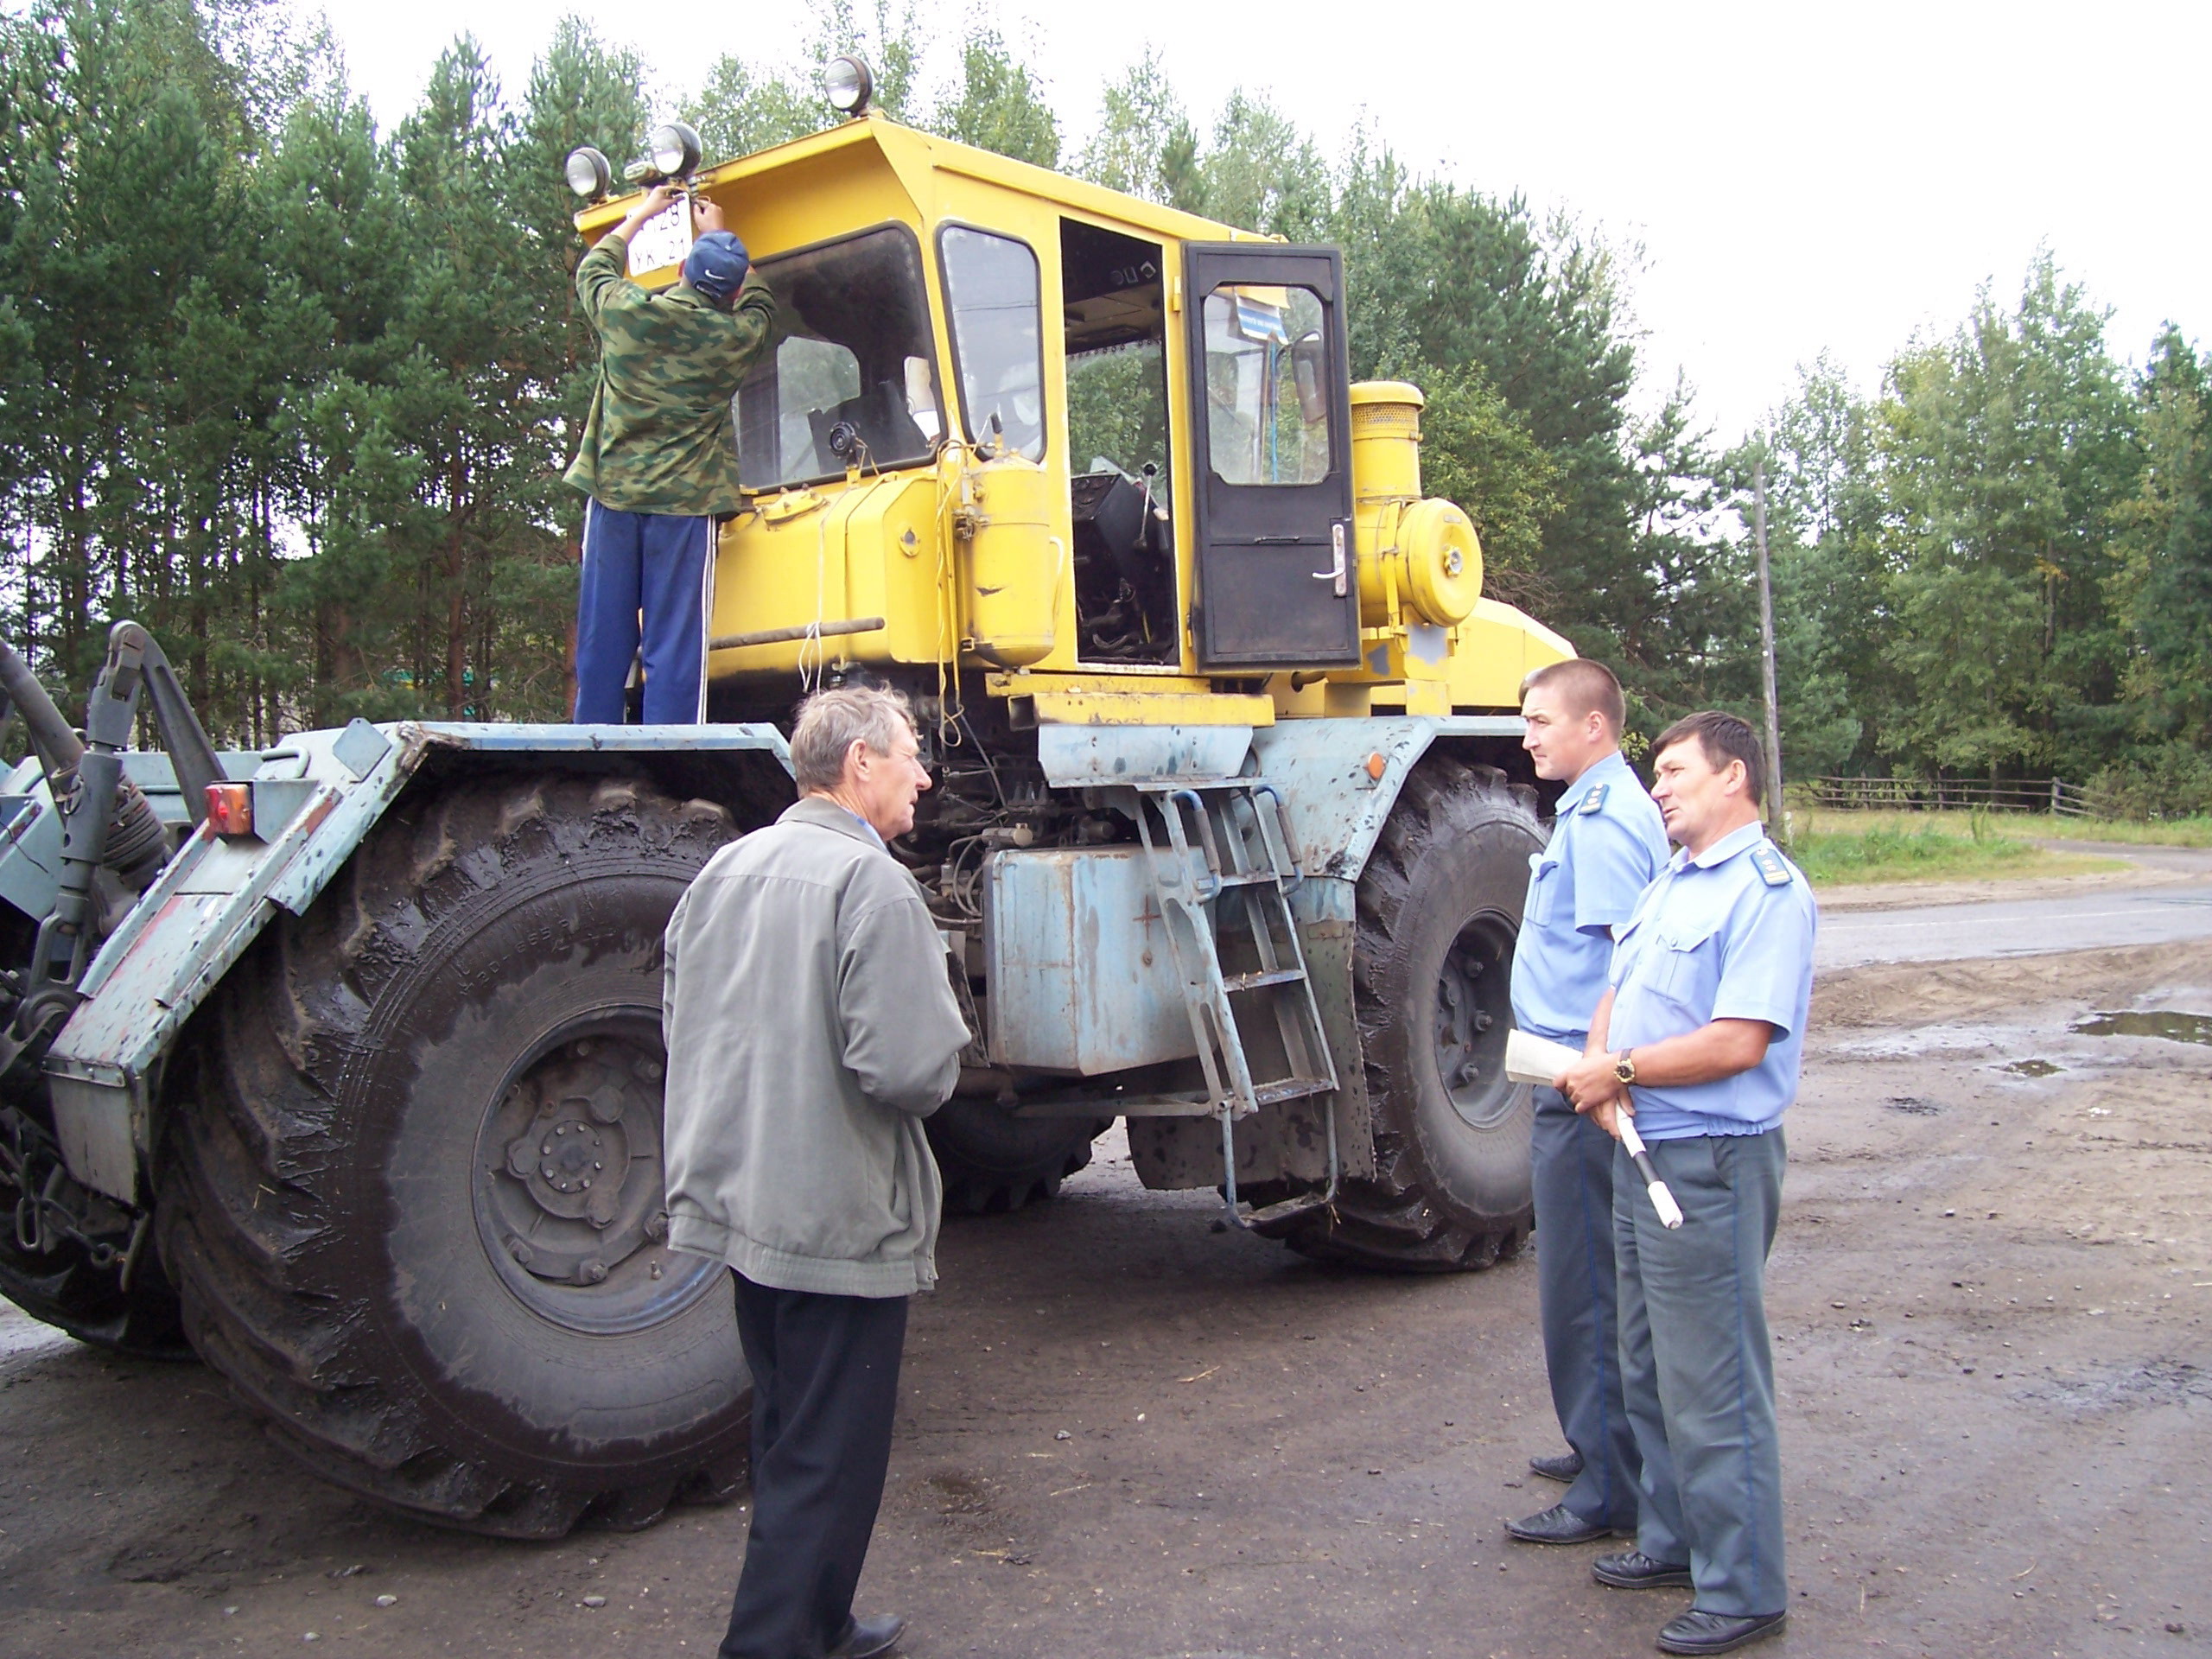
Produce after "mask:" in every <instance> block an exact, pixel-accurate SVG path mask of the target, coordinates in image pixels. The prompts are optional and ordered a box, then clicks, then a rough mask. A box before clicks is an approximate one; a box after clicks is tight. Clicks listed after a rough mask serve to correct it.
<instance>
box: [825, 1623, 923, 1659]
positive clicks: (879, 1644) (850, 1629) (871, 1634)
mask: <svg viewBox="0 0 2212 1659" xmlns="http://www.w3.org/2000/svg"><path fill="white" fill-rule="evenodd" d="M904 1635H906V1620H905V1619H903V1618H899V1616H898V1615H897V1614H896V1613H886V1614H885V1615H884V1616H883V1617H882V1618H849V1619H847V1620H846V1621H845V1633H844V1634H843V1635H842V1636H841V1637H838V1638H837V1644H836V1646H835V1647H833V1648H831V1649H829V1659H875V1656H876V1655H878V1654H880V1653H888V1652H890V1651H891V1649H893V1648H895V1647H897V1646H898V1645H899V1637H902V1636H904Z"/></svg>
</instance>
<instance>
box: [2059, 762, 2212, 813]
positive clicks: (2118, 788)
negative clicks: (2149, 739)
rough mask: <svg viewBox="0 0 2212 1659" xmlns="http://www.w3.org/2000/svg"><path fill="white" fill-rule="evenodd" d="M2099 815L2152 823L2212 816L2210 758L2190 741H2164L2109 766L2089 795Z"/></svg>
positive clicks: (2091, 807) (2094, 780)
mask: <svg viewBox="0 0 2212 1659" xmlns="http://www.w3.org/2000/svg"><path fill="white" fill-rule="evenodd" d="M2085 802H2086V804H2087V805H2088V808H2089V810H2091V811H2092V812H2094V813H2095V814H2096V815H2097V816H2098V817H2109V818H2130V819H2133V820H2134V821H2135V822H2137V823H2151V822H2153V821H2155V820H2158V819H2162V818H2192V817H2208V816H2212V758H2208V757H2207V756H2206V755H2205V753H2204V752H2203V751H2202V750H2201V749H2197V748H2193V747H2190V745H2188V744H2186V743H2166V744H2163V745H2161V746H2160V747H2158V748H2155V749H2152V750H2150V751H2148V752H2147V753H2140V754H2139V755H2138V756H2136V757H2135V758H2133V759H2131V760H2123V761H2120V762H2118V763H2116V764H2114V765H2113V766H2107V767H2105V768H2104V769H2103V770H2102V771H2101V772H2098V773H2097V774H2096V776H2095V777H2094V778H2092V779H2089V787H2088V793H2087V795H2086V797H2085Z"/></svg>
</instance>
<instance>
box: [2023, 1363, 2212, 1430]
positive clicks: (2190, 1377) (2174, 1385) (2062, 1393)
mask: <svg viewBox="0 0 2212 1659" xmlns="http://www.w3.org/2000/svg"><path fill="white" fill-rule="evenodd" d="M2014 1397H2015V1398H2017V1399H2020V1400H2024V1401H2031V1402H2035V1403H2036V1404H2038V1405H2048V1406H2054V1407H2056V1408H2058V1409H2059V1410H2061V1411H2063V1412H2067V1413H2069V1414H2073V1415H2075V1416H2087V1415H2090V1414H2094V1413H2098V1412H2106V1411H2133V1410H2139V1409H2141V1408H2145V1407H2148V1406H2192V1405H2208V1404H2212V1371H2208V1370H2205V1368H2204V1367H2202V1366H2201V1365H2194V1364H2191V1363H2190V1362H2188V1361H2187V1360H2181V1359H2163V1358H2162V1359H2152V1360H2145V1361H2143V1362H2141V1363H2135V1364H2128V1363H2115V1364H2111V1365H2103V1366H2099V1367H2097V1368H2096V1369H2095V1370H2091V1371H2088V1372H2087V1373H2086V1374H2083V1375H2080V1376H2070V1377H2054V1378H2052V1379H2051V1380H2050V1381H2049V1382H2046V1383H2037V1384H2034V1385H2032V1386H2031V1387H2028V1388H2024V1389H2020V1390H2019V1391H2018V1394H2017V1395H2015V1396H2014Z"/></svg>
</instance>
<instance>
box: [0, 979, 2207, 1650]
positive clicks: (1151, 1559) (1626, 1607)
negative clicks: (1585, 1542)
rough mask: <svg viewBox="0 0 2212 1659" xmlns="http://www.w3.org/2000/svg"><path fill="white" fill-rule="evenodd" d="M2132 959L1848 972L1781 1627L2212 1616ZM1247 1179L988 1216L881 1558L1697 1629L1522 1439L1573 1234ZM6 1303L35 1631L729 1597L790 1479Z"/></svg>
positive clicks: (2201, 1192) (2184, 1067)
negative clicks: (633, 1504) (487, 1530)
mask: <svg viewBox="0 0 2212 1659" xmlns="http://www.w3.org/2000/svg"><path fill="white" fill-rule="evenodd" d="M2129 1007H2133V1008H2138V1009H2145V1010H2147V1009H2173V1010H2180V1011H2183V1012H2192V1013H2195V1014H2212V952H2208V951H2207V950H2206V949H2205V948H2204V947H2203V946H2202V945H2201V944H2193V943H2192V944H2164V945H2155V946H2150V947H2139V948H2133V949H2126V950H2109V951H2098V952H2091V953H2086V954H2076V955H2065V956H2053V955H2044V956H2037V957H2021V958H2015V959H2010V960H2000V961H1986V962H1980V963H1942V964H1933V965H1916V964H1906V965H1902V966H1884V967H1875V968H1868V969H1858V970H1855V971H1852V972H1847V973H1840V974H1830V975H1828V976H1826V977H1825V978H1824V980H1823V982H1822V985H1821V991H1820V994H1819V1004H1818V1009H1817V1014H1816V1026H1817V1030H1816V1032H1815V1036H1814V1040H1813V1042H1812V1045H1811V1048H1810V1052H1809V1054H1808V1070H1807V1080H1806V1085H1805V1093H1804V1097H1803V1099H1802V1102H1801V1103H1800V1104H1799V1106H1798V1107H1797V1108H1796V1110H1795V1111H1794V1112H1793V1114H1792V1116H1791V1120H1790V1128H1789V1135H1790V1141H1791V1162H1792V1166H1791V1169H1790V1172H1789V1189H1788V1194H1787V1199H1788V1202H1787V1207H1786V1211H1785V1216H1784V1220H1783V1230H1782V1236H1781V1240H1780V1243H1779V1245H1778V1247H1777V1251H1776V1255H1775V1261H1774V1267H1773V1275H1772V1295H1771V1300H1772V1305H1773V1313H1774V1323H1775V1328H1776V1331H1777V1348H1778V1351H1777V1370H1778V1374H1779V1382H1780V1388H1781V1392H1782V1402H1783V1431H1784V1458H1785V1466H1784V1467H1785V1476H1786V1478H1787V1481H1788V1511H1789V1544H1790V1550H1791V1561H1790V1567H1791V1576H1792V1581H1793V1584H1794V1586H1795V1587H1796V1600H1795V1602H1794V1603H1793V1606H1792V1630H1791V1632H1790V1634H1789V1636H1788V1637H1786V1638H1785V1639H1784V1641H1783V1642H1781V1643H1772V1644H1769V1645H1768V1646H1767V1647H1766V1648H1764V1649H1762V1651H1764V1652H1770V1653H1774V1654H1777V1655H1783V1654H1796V1655H1800V1656H1811V1655H1828V1654H1842V1653H1850V1654H1859V1653H1866V1654H1878V1655H1883V1656H1890V1655H1901V1654H1928V1655H1940V1656H1945V1659H1955V1656H1981V1655H1986V1656H1991V1659H2018V1656H2040V1655H2043V1654H2053V1655H2060V1656H2065V1659H2073V1656H2076V1655H2082V1656H2104V1655H2118V1654H2137V1653H2152V1654H2166V1653H2171V1654H2182V1653H2196V1652H2205V1651H2208V1650H2212V1541H2208V1540H2209V1539H2212V1507H2208V1505H2207V1503H2206V1502H2205V1499H2204V1497H2203V1493H2204V1490H2205V1488H2206V1485H2207V1484H2208V1481H2212V1325H2209V1324H2208V1321H2212V1174H2208V1168H2209V1167H2212V1166H2208V1154H2212V1108H2208V1104H2207V1102H2208V1097H2212V1047H2207V1046H2200V1045H2198V1044H2196V1043H2191V1042H2184V1041H2180V1040H2175V1039H2170V1038H2161V1037H2151V1036H2127V1035H2114V1036H2103V1035H2094V1034H2087V1033H2075V1032H2073V1031H2072V1030H2071V1029H2070V1027H2072V1026H2073V1025H2074V1024H2075V1022H2076V1021H2077V1020H2082V1018H2084V1017H2085V1016H2088V1015H2089V1014H2093V1013H2094V1012H2096V1011H2099V1010H2112V1009H2116V1008H2129ZM2171 1028H2172V1029H2173V1030H2175V1031H2176V1032H2177V1033H2182V1034H2183V1035H2186V1034H2188V1033H2189V1031H2190V1027H2186V1026H2183V1025H2180V1024H2176V1025H2174V1026H2172V1027H2171ZM1211 1204H1212V1200H1211V1198H1209V1197H1204V1196H1167V1195H1158V1194H1150V1193H1146V1192H1143V1191H1142V1190H1141V1189H1140V1188H1139V1187H1138V1186H1137V1185H1136V1183H1135V1179H1134V1178H1133V1177H1132V1176H1131V1174H1130V1173H1129V1170H1128V1165H1127V1163H1126V1161H1123V1160H1120V1159H1116V1158H1102V1160H1101V1161H1100V1162H1099V1164H1098V1165H1097V1166H1095V1167H1094V1168H1093V1169H1092V1170H1091V1171H1090V1172H1088V1173H1085V1174H1084V1176H1082V1177H1080V1178H1078V1179H1077V1180H1075V1181H1073V1182H1071V1184H1070V1186H1069V1190H1068V1192H1066V1194H1065V1196H1064V1197H1063V1198H1062V1199H1061V1200H1060V1201H1059V1202H1058V1203H1055V1204H1052V1205H1045V1206H1040V1207H1039V1208H1036V1209H1034V1210H1032V1211H1027V1212H1025V1213H1022V1214H1019V1215H1015V1216H1011V1217H996V1218H992V1219H987V1220H982V1221H975V1222H968V1223H962V1224H955V1225H953V1226H952V1227H950V1229H949V1230H948V1233H947V1236H946V1241H945V1248H944V1262H943V1265H944V1280H945V1288H944V1291H943V1292H941V1293H940V1294H938V1295H936V1296H934V1297H931V1298H925V1299H924V1300H922V1301H920V1302H918V1304H917V1306H916V1310H915V1316H914V1320H913V1334H912V1344H911V1347H910V1350H909V1361H908V1364H909V1369H908V1376H907V1389H906V1406H905V1408H904V1411H903V1413H902V1416H901V1421H900V1425H899V1440H898V1445H897V1448H896V1451H895V1453H894V1462H893V1480H892V1487H891V1491H890V1494H889V1497H888V1499H887V1503H886V1508H885V1513H884V1517H883V1522H882V1524H881V1527H880V1530H879V1534H878V1541H877V1546H876V1549H875V1552H874V1556H873V1557H872V1559H871V1561H870V1566H869V1569H868V1580H867V1581H866V1584H865V1586H864V1604H865V1606H866V1607H867V1608H868V1609H878V1608H886V1607H893V1608H896V1609H898V1610H899V1611H903V1612H905V1613H906V1614H907V1615H908V1616H909V1617H910V1618H912V1620H913V1622H914V1634H913V1636H912V1639H911V1640H910V1642H909V1643H908V1644H907V1647H906V1652H908V1653H909V1654H910V1655H912V1656H914V1659H958V1656H964V1655H977V1656H985V1659H1061V1656H1069V1659H1083V1656H1094V1655H1095V1656H1100V1659H1106V1656H1114V1659H1124V1656H1126V1659H1166V1656H1171V1655H1178V1656H1203V1659H1245V1656H1258V1655H1267V1656H1308V1659H1319V1656H1338V1655H1347V1656H1386V1655H1387V1656H1408V1659H1415V1656H1437V1659H1445V1656H1451V1659H1460V1656H1482V1655H1500V1656H1515V1659H1542V1656H1558V1659H1592V1656H1609V1655H1630V1654H1638V1653H1644V1652H1649V1651H1652V1649H1651V1648H1650V1645H1649V1637H1650V1633H1651V1632H1652V1630H1655V1629H1656V1627H1657V1625H1658V1624H1660V1623H1661V1622H1662V1620H1663V1619H1664V1618H1667V1617H1669V1615H1671V1614H1672V1613H1673V1612H1674V1611H1676V1610H1677V1609H1679V1608H1680V1607H1681V1606H1682V1605H1686V1601H1687V1597H1686V1593H1685V1592H1674V1591H1661V1592H1643V1593H1641V1594H1637V1593H1629V1592H1617V1591H1607V1590H1604V1589H1600V1588H1599V1587H1598V1586H1595V1585H1593V1584H1592V1582H1591V1581H1590V1580H1589V1577H1588V1573H1587V1566H1588V1560H1589V1559H1590V1557H1591V1556H1592V1555H1593V1554H1596V1553H1598V1552H1597V1548H1595V1547H1590V1548H1574V1549H1550V1550H1547V1549H1539V1548H1531V1547H1529V1546H1524V1545H1514V1544H1510V1543H1509V1542H1508V1541H1506V1539H1505V1537H1504V1535H1503V1532H1502V1529H1501V1526H1500V1522H1501V1521H1502V1520H1503V1517H1505V1516H1510V1515H1514V1514H1519V1513H1525V1512H1527V1511H1529V1510H1535V1509H1537V1508H1541V1507H1542V1506H1543V1505H1544V1504H1547V1503H1549V1502H1551V1501H1552V1497H1553V1496H1554V1492H1555V1491H1556V1489H1555V1488H1550V1487H1548V1486H1546V1485H1545V1484H1544V1483H1542V1482H1541V1481H1538V1480H1536V1479H1535V1478H1532V1477H1530V1476H1529V1475H1528V1474H1527V1473H1526V1471H1525V1470H1524V1469H1523V1468H1522V1459H1523V1458H1524V1457H1525V1456H1526V1455H1527V1454H1528V1453H1529V1452H1538V1451H1548V1450H1552V1449H1554V1446H1555V1444H1556V1442H1555V1438H1554V1431H1553V1430H1552V1429H1551V1427H1550V1424H1549V1411H1548V1404H1547V1402H1546V1401H1545V1398H1544V1395H1543V1389H1542V1383H1541V1360H1540V1354H1539V1351H1538V1344H1537V1339H1536V1335H1535V1318H1534V1305H1535V1274H1534V1271H1533V1264H1532V1263H1531V1262H1528V1261H1526V1260H1523V1261H1521V1262H1512V1263H1509V1264H1506V1265H1503V1266H1502V1267H1500V1268H1497V1269H1496V1270H1495V1271H1492V1272H1491V1273H1487V1274H1474V1275H1469V1276H1465V1277H1454V1278H1448V1279H1418V1280H1414V1279H1389V1278H1370V1277H1364V1276H1360V1275H1356V1274H1344V1273H1339V1272H1332V1271H1328V1270H1324V1269H1321V1268H1315V1267H1313V1266H1311V1265H1309V1264H1306V1263H1303V1262H1299V1261H1297V1260H1296V1259H1295V1258H1293V1257H1291V1256H1288V1255H1285V1254H1283V1253H1282V1252H1281V1251H1280V1250H1279V1249H1275V1248H1274V1247H1271V1246H1268V1245H1266V1244H1263V1243H1258V1242H1255V1241H1253V1240H1250V1239H1247V1238H1243V1237H1239V1236H1215V1235H1213V1234H1211V1232H1210V1231H1209V1230H1208V1225H1207V1224H1208V1219H1209V1215H1210V1211H1211ZM0 1348H5V1349H7V1350H8V1351H0V1655H9V1656H16V1655H29V1656H64V1655H86V1656H110V1655H113V1656H141V1655H144V1656H171V1655H207V1656H213V1655H223V1654H246V1655H275V1654H293V1653H298V1652H301V1651H302V1650H308V1651H314V1652H323V1651H329V1650H333V1649H339V1650H343V1651H347V1652H353V1653H359V1654H363V1655H376V1656H390V1659H399V1656H415V1655H443V1654H448V1653H453V1654H461V1655H467V1656H470V1659H493V1656H506V1655H514V1656H524V1655H527V1656H531V1659H572V1656H573V1659H584V1656H593V1659H597V1656H602V1655H625V1656H627V1655H653V1656H674V1655H683V1654H706V1653H710V1652H711V1651H712V1649H713V1648H714V1645H715V1641H716V1639H717V1637H718V1636H719V1633H720V1629H721V1619H722V1616H723V1611H724V1609H725V1607H726V1605H727V1598H728V1591H729V1587H730V1585H731V1583H732V1580H733V1578H734V1570H735V1566H736V1562H737V1560H738V1558H739V1554H740V1552H741V1548H742V1544H743V1540H744V1535H745V1527H746V1516H745V1514H744V1512H743V1510H741V1509H739V1508H730V1509H726V1510H689V1511H684V1512H681V1513H679V1514H677V1516H673V1517H672V1518H671V1519H670V1520H669V1521H667V1522H664V1523H663V1524H662V1525H660V1526H658V1527H657V1528H655V1529H652V1530H650V1531H647V1532H645V1533H642V1534H636V1535H622V1536H615V1535H603V1534H602V1535H582V1536H578V1537H575V1538H573V1539H570V1540H569V1541H565V1542H563V1543H560V1544H557V1545H553V1546H545V1547H522V1546H514V1545H504V1544H498V1543H493V1542H487V1541H480V1540H476V1539H472V1538H466V1537H457V1536H453V1535H442V1534H439V1533H436V1532H433V1531H430V1530H428V1529H422V1528H418V1527H414V1526H410V1525H407V1524H404V1523H401V1522H394V1521H391V1520H387V1519H385V1518H383V1517H382V1516H378V1515H377V1514H375V1513H374V1512H372V1511H370V1510H366V1509H365V1508H364V1507H362V1506H361V1505H359V1504H357V1503H354V1502H353V1501H352V1500H350V1499H348V1498H346V1497H343V1496H340V1495H339V1494H337V1493H334V1492H333V1491H329V1490H327V1489H326V1488H324V1487H322V1486H321V1485H320V1484H317V1483H315V1482H314V1481H312V1480H310V1479H307V1478H302V1477H301V1476H299V1475H297V1474H296V1473H295V1472H294V1471H293V1469H292V1467H291V1465H289V1463H288V1462H287V1461H286V1460H285V1459H284V1458H283V1456H282V1455H281V1454H280V1453H279V1452H277V1451H276V1450H275V1449H274V1448H273V1447H272V1446H270V1445H269V1443H268V1442H266V1441H265V1440H263V1439H262V1438H261V1437H260V1436H259V1435H258V1434H257V1433H256V1432H255V1431H254V1429H253V1428H252V1427H251V1424H250V1423H249V1422H248V1421H247V1420H246V1418H245V1415H244V1414H242V1413H240V1412H239V1411H238V1410H237V1409H236V1408H234V1407H233V1406H232V1404H231V1403H230V1402H229V1401H228V1399H227V1397H226V1395H225V1393H224V1391H223V1389H222V1387H221V1385H220V1384H219V1382H218V1381H217V1380H216V1379H215V1378H214V1377H213V1376H211V1375H209V1374H208V1373H206V1372H204V1371H201V1370H197V1369H194V1368H190V1367H162V1366H156V1365H148V1364H139V1363H127V1362H118V1361H114V1360H110V1359H106V1358H103V1357H99V1356H96V1355H94V1354H92V1353H91V1352H89V1351H84V1350H80V1349H77V1348H74V1347H73V1346H71V1345H70V1344H67V1343H62V1344H58V1345H57V1344H52V1343H49V1342H48V1341H46V1340H45V1339H44V1338H43V1337H42V1336H36V1335H34V1336H32V1337H31V1338H28V1339H27V1338H26V1334H25V1331H24V1327H22V1325H20V1323H17V1324H14V1325H8V1324H0ZM594 1603H596V1604H597V1605H594ZM380 1604H381V1605H380ZM311 1638H312V1641H313V1643H314V1645H313V1647H312V1648H308V1645H307V1644H308V1643H309V1641H310V1639H311Z"/></svg>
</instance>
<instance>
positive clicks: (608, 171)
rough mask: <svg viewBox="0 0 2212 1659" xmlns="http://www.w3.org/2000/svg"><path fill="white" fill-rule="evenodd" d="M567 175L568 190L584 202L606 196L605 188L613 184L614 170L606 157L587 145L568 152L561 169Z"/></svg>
mask: <svg viewBox="0 0 2212 1659" xmlns="http://www.w3.org/2000/svg"><path fill="white" fill-rule="evenodd" d="M561 170H562V172H563V173H564V174H566V175H568V180H569V189H571V190H573V191H575V193H576V194H578V195H580V196H582V198H583V199H584V200H586V201H590V200H593V199H594V198H595V197H599V196H603V195H605V194H607V186H609V185H611V184H613V182H614V169H613V168H612V167H611V166H609V165H608V164H607V157H606V156H602V155H601V154H600V153H599V152H598V151H597V150H595V149H593V148H592V147H591V146H590V145H589V144H586V145H584V146H583V147H582V149H572V150H570V151H569V159H568V162H566V164H565V165H563V168H562V169H561Z"/></svg>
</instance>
